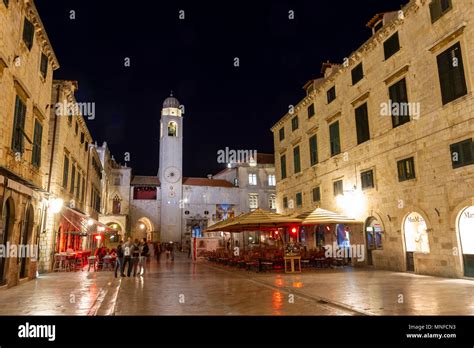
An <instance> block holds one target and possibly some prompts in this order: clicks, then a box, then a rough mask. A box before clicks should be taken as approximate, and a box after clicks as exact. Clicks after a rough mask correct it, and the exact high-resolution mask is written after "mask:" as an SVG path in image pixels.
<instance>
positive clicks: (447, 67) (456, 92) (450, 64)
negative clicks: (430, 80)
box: [437, 42, 467, 105]
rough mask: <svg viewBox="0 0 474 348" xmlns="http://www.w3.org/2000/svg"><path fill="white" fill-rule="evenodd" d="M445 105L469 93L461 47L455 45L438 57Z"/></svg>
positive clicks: (457, 44)
mask: <svg viewBox="0 0 474 348" xmlns="http://www.w3.org/2000/svg"><path fill="white" fill-rule="evenodd" d="M437 61H438V74H439V82H440V85H441V97H442V101H443V105H444V104H447V103H449V102H451V101H453V100H455V99H457V98H459V97H462V96H463V95H465V94H466V93H467V87H466V79H465V76H464V66H463V62H462V54H461V46H460V44H459V42H458V43H456V44H454V45H453V46H451V47H450V48H448V49H447V50H446V51H444V52H443V53H441V54H440V55H439V56H438V57H437Z"/></svg>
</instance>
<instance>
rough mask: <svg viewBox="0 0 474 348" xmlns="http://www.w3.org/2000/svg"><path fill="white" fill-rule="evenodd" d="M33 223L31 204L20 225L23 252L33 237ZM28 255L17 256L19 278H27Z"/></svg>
mask: <svg viewBox="0 0 474 348" xmlns="http://www.w3.org/2000/svg"><path fill="white" fill-rule="evenodd" d="M33 222H34V211H33V207H32V206H31V204H28V208H27V209H26V214H25V220H24V221H23V223H22V231H21V236H20V246H23V247H24V249H23V250H25V251H26V250H28V249H29V247H26V246H27V245H29V244H31V241H32V237H33ZM27 256H29V255H18V257H20V260H21V261H20V278H26V277H28V268H29V267H28V266H29V257H28V258H27Z"/></svg>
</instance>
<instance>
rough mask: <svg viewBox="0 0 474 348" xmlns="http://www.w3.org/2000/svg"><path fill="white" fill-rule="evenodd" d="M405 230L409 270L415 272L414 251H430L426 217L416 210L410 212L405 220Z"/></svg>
mask: <svg viewBox="0 0 474 348" xmlns="http://www.w3.org/2000/svg"><path fill="white" fill-rule="evenodd" d="M403 231H404V235H405V251H406V264H407V272H414V271H415V260H414V255H413V254H414V252H422V253H429V252H430V244H429V241H428V228H427V227H426V222H425V219H423V217H422V216H421V215H420V214H418V213H416V212H412V213H410V214H408V216H407V217H406V218H405V221H404V222H403Z"/></svg>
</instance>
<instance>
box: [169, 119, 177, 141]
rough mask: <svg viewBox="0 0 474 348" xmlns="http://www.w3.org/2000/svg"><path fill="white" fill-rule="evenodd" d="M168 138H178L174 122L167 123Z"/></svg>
mask: <svg viewBox="0 0 474 348" xmlns="http://www.w3.org/2000/svg"><path fill="white" fill-rule="evenodd" d="M168 136H170V137H176V136H178V125H177V124H176V122H169V123H168Z"/></svg>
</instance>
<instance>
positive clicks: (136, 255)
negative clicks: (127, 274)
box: [132, 238, 140, 277]
mask: <svg viewBox="0 0 474 348" xmlns="http://www.w3.org/2000/svg"><path fill="white" fill-rule="evenodd" d="M139 260H140V243H139V242H138V239H136V238H135V240H134V241H133V247H132V265H133V276H134V277H136V276H137V268H138V262H139Z"/></svg>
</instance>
